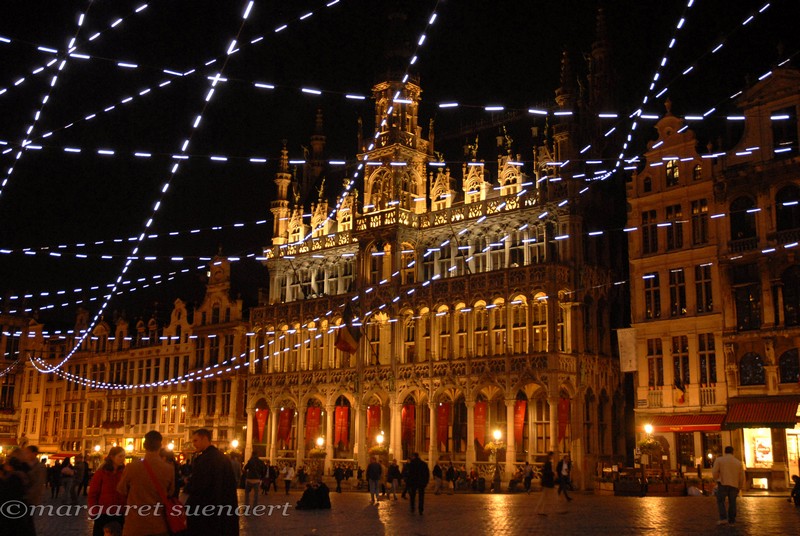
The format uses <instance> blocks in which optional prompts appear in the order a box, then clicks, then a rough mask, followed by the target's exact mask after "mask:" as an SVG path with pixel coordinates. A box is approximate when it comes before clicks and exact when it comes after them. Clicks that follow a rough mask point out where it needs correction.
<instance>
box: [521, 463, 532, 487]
mask: <svg viewBox="0 0 800 536" xmlns="http://www.w3.org/2000/svg"><path fill="white" fill-rule="evenodd" d="M522 478H523V480H522V481H523V483H524V485H525V493H527V494H528V495H530V494H531V480H533V466H532V465H531V464H530V463H528V462H527V461H526V462H525V467H523V468H522Z"/></svg>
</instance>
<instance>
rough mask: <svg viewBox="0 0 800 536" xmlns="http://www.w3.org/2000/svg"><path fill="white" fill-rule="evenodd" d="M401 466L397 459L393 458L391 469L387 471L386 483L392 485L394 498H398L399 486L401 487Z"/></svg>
mask: <svg viewBox="0 0 800 536" xmlns="http://www.w3.org/2000/svg"><path fill="white" fill-rule="evenodd" d="M400 478H402V475H401V474H400V467H399V466H398V465H397V460H392V462H391V463H390V464H389V470H388V471H387V472H386V483H387V484H389V485H391V486H392V495H394V500H395V501H396V500H397V488H399V487H400Z"/></svg>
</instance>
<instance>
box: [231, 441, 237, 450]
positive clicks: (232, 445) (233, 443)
mask: <svg viewBox="0 0 800 536" xmlns="http://www.w3.org/2000/svg"><path fill="white" fill-rule="evenodd" d="M231 448H232V449H234V450H236V449H238V448H239V440H238V439H234V440H233V441H231Z"/></svg>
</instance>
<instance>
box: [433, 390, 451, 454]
mask: <svg viewBox="0 0 800 536" xmlns="http://www.w3.org/2000/svg"><path fill="white" fill-rule="evenodd" d="M450 408H452V405H451V404H450V403H449V402H448V403H446V404H439V406H438V407H437V408H436V447H437V448H438V447H440V446H442V445H444V450H445V451H447V430H448V429H449V428H450Z"/></svg>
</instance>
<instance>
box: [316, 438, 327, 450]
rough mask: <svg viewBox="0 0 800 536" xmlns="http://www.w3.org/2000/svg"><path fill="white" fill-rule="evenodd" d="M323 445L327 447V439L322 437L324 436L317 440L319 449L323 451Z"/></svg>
mask: <svg viewBox="0 0 800 536" xmlns="http://www.w3.org/2000/svg"><path fill="white" fill-rule="evenodd" d="M323 445H325V438H324V437H322V436H319V437H318V438H317V448H318V449H321V448H322V447H323Z"/></svg>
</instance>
